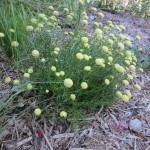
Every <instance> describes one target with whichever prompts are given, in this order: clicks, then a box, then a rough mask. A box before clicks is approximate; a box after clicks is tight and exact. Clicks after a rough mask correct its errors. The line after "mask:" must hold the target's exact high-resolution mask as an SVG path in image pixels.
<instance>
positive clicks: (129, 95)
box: [126, 91, 132, 99]
mask: <svg viewBox="0 0 150 150" xmlns="http://www.w3.org/2000/svg"><path fill="white" fill-rule="evenodd" d="M126 94H127V96H128V97H129V99H130V98H131V97H132V94H131V93H130V92H129V91H127V92H126Z"/></svg>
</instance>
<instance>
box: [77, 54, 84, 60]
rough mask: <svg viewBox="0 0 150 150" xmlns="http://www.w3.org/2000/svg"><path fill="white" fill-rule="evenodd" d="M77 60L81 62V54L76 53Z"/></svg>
mask: <svg viewBox="0 0 150 150" xmlns="http://www.w3.org/2000/svg"><path fill="white" fill-rule="evenodd" d="M76 57H77V59H79V60H82V59H83V58H84V56H83V54H82V53H77V54H76Z"/></svg>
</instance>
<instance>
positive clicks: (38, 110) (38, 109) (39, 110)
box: [34, 108, 42, 116]
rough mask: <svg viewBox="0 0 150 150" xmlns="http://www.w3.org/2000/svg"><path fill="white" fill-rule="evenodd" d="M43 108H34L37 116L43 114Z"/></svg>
mask: <svg viewBox="0 0 150 150" xmlns="http://www.w3.org/2000/svg"><path fill="white" fill-rule="evenodd" d="M41 112H42V111H41V109H40V108H36V109H35V110H34V114H35V115H36V116H40V115H41Z"/></svg>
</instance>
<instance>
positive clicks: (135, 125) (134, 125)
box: [129, 119, 142, 132]
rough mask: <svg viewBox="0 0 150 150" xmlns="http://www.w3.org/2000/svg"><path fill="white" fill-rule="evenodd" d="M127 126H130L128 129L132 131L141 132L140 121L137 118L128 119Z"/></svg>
mask: <svg viewBox="0 0 150 150" xmlns="http://www.w3.org/2000/svg"><path fill="white" fill-rule="evenodd" d="M129 127H130V130H132V131H135V132H141V131H142V122H141V121H140V120H139V119H133V120H130V123H129Z"/></svg>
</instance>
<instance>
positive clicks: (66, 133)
mask: <svg viewBox="0 0 150 150" xmlns="http://www.w3.org/2000/svg"><path fill="white" fill-rule="evenodd" d="M104 14H105V19H104V20H103V21H104V22H105V21H107V20H111V21H112V22H113V23H115V24H118V25H124V26H125V27H126V31H125V34H126V35H128V36H130V38H131V39H133V38H134V37H135V36H136V35H137V34H138V35H140V36H141V37H142V40H141V42H140V47H141V50H142V51H143V53H144V54H145V55H149V54H150V48H149V46H150V20H149V21H146V20H144V19H140V18H138V17H133V16H130V15H126V14H110V13H108V12H104ZM90 19H91V20H94V19H96V15H95V16H94V15H92V16H90ZM134 46H135V47H136V46H137V45H136V44H135V45H134ZM0 61H1V63H0V69H1V73H0V77H1V79H2V78H4V77H6V76H7V74H9V75H12V76H13V74H14V71H13V69H12V68H11V66H10V63H9V62H7V61H6V60H5V59H4V58H3V57H2V55H1V57H0ZM134 82H136V83H139V84H141V85H142V87H143V88H142V90H141V91H140V92H137V93H136V94H135V96H134V98H133V99H132V100H130V102H129V103H127V104H125V103H123V102H119V103H117V104H114V105H113V106H111V107H107V108H103V107H102V108H100V111H99V112H97V113H95V114H94V113H93V114H89V118H88V119H87V120H88V121H87V123H86V125H85V124H84V125H81V126H82V127H81V129H80V130H76V131H73V130H72V129H71V126H70V125H69V123H65V122H57V123H56V122H52V121H45V120H44V119H41V120H37V119H36V118H33V117H32V116H31V115H30V114H28V113H27V112H26V114H24V115H23V116H20V118H17V119H15V118H14V119H13V122H10V125H9V127H8V129H6V130H4V131H3V132H2V133H1V134H0V139H2V141H0V142H1V149H2V150H4V149H8V150H9V149H10V150H13V149H14V150H16V149H24V150H49V149H50V150H52V149H54V150H67V149H68V150H88V149H92V150H150V146H149V145H150V71H149V70H146V71H145V72H144V73H142V74H140V75H139V76H138V77H137V79H136V80H135V81H134ZM131 85H132V83H131ZM7 88H8V87H6V85H2V86H1V88H0V91H2V90H4V89H7ZM135 118H137V119H139V120H140V121H141V122H142V131H141V132H139V133H138V132H134V131H132V130H131V129H130V128H129V122H130V121H131V120H132V119H135ZM82 123H83V121H81V124H82ZM44 133H45V134H44Z"/></svg>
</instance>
